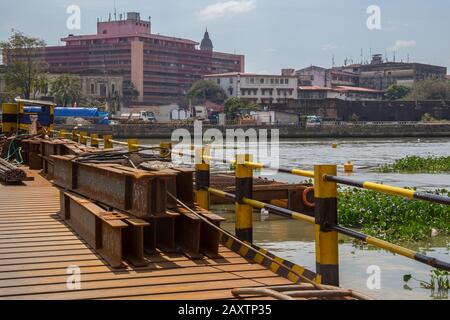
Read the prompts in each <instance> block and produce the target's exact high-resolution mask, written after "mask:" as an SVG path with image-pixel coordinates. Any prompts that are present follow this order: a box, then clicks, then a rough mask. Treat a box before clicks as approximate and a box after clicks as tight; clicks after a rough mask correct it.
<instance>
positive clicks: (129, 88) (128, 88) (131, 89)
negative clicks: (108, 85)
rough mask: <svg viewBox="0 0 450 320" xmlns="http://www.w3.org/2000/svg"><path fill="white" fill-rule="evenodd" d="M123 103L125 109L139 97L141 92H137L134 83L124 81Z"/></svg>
mask: <svg viewBox="0 0 450 320" xmlns="http://www.w3.org/2000/svg"><path fill="white" fill-rule="evenodd" d="M122 90H123V94H122V102H123V105H124V106H125V107H129V106H130V105H131V104H132V103H133V101H135V100H136V99H137V98H138V97H139V91H138V90H136V88H135V86H134V84H133V82H132V81H129V80H125V81H123V89H122Z"/></svg>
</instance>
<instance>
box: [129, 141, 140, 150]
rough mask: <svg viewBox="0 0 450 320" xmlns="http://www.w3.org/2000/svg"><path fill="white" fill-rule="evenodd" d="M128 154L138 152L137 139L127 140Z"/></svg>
mask: <svg viewBox="0 0 450 320" xmlns="http://www.w3.org/2000/svg"><path fill="white" fill-rule="evenodd" d="M127 143H128V152H135V151H138V150H139V141H138V139H128V140H127Z"/></svg>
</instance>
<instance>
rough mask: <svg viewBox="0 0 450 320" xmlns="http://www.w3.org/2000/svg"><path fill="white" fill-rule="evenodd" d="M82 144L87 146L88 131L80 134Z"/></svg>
mask: <svg viewBox="0 0 450 320" xmlns="http://www.w3.org/2000/svg"><path fill="white" fill-rule="evenodd" d="M80 143H81V144H84V145H87V132H86V131H82V132H80Z"/></svg>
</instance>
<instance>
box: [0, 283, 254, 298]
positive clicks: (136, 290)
mask: <svg viewBox="0 0 450 320" xmlns="http://www.w3.org/2000/svg"><path fill="white" fill-rule="evenodd" d="M254 286H260V285H259V284H258V283H257V282H255V281H253V280H249V279H242V280H241V279H232V280H228V281H224V280H219V281H205V282H185V283H182V284H173V283H170V284H160V285H157V286H155V285H153V286H139V287H130V288H109V289H98V290H80V291H67V288H64V290H63V291H62V292H55V293H43V294H34V295H28V296H26V295H16V296H8V297H2V298H1V299H3V298H6V299H11V300H15V299H19V300H22V299H45V300H47V299H58V300H67V299H107V298H113V297H126V296H139V295H150V294H161V293H182V292H183V293H185V295H184V299H188V298H189V296H190V295H191V293H192V292H198V291H207V290H217V289H233V288H237V287H254Z"/></svg>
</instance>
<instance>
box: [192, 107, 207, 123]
mask: <svg viewBox="0 0 450 320" xmlns="http://www.w3.org/2000/svg"><path fill="white" fill-rule="evenodd" d="M194 118H195V119H197V120H208V110H207V109H206V107H204V106H195V107H194Z"/></svg>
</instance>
